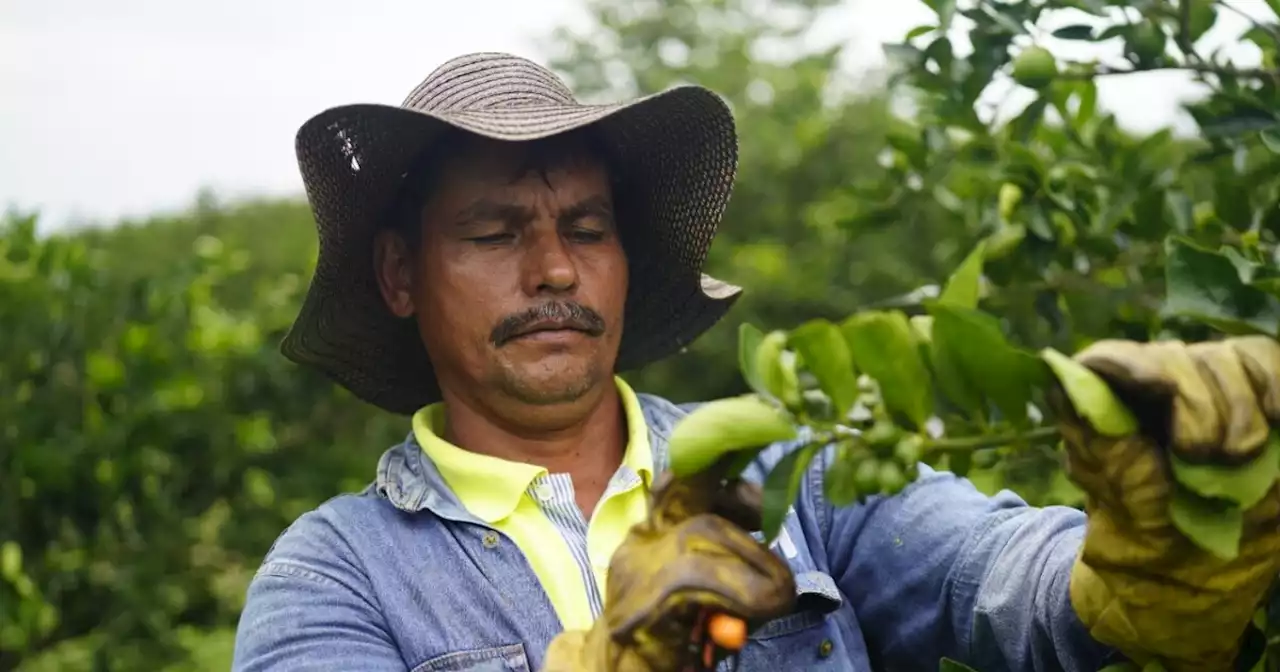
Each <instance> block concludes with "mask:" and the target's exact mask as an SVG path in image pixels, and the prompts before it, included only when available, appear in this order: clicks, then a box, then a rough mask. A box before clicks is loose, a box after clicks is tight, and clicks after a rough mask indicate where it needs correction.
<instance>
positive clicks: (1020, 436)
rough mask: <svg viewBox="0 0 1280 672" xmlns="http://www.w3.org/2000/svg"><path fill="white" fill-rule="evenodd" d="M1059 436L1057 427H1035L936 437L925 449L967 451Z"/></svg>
mask: <svg viewBox="0 0 1280 672" xmlns="http://www.w3.org/2000/svg"><path fill="white" fill-rule="evenodd" d="M1058 437H1059V432H1058V428H1057V427H1036V428H1035V429H1031V430H1028V431H1025V432H1007V433H1003V434H990V435H979V436H965V437H962V438H958V439H938V440H937V441H930V442H929V443H928V444H927V445H926V446H925V450H926V451H930V452H948V453H949V452H969V451H974V450H980V449H982V448H998V447H1000V446H1007V445H1009V444H1012V443H1020V442H1024V441H1037V442H1040V441H1049V440H1056V439H1057V438H1058Z"/></svg>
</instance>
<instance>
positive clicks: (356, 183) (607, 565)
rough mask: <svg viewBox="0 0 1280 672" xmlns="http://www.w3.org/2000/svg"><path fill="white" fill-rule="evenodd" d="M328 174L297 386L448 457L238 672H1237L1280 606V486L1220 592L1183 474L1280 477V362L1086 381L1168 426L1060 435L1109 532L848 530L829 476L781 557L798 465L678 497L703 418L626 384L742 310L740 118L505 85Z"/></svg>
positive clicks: (1155, 366)
mask: <svg viewBox="0 0 1280 672" xmlns="http://www.w3.org/2000/svg"><path fill="white" fill-rule="evenodd" d="M297 148H298V154H299V163H300V166H301V170H302V174H303V177H304V180H305V184H306V188H307V194H308V197H309V198H310V201H311V203H312V206H313V209H314V211H315V215H316V219H317V223H318V230H319V234H320V240H321V245H320V258H319V263H318V265H317V269H316V274H315V277H314V279H313V282H312V286H311V288H310V291H309V293H308V295H307V298H306V301H305V303H304V305H303V307H302V310H301V313H300V315H299V317H298V320H297V323H296V325H295V327H294V329H293V330H292V331H291V333H290V334H289V336H288V337H287V339H286V341H285V343H284V345H283V351H284V353H285V354H286V355H287V356H288V357H290V358H291V359H293V360H294V361H296V362H300V363H303V364H307V365H310V366H315V367H317V368H319V369H320V370H322V371H324V372H325V373H327V374H328V375H329V376H331V377H332V378H333V379H334V380H335V381H337V382H338V383H340V384H342V385H344V386H345V387H346V388H347V389H349V390H351V391H352V392H353V393H354V394H355V395H357V396H358V397H360V398H362V399H364V400H366V401H368V402H370V403H373V404H376V405H378V406H380V407H381V408H384V409H387V410H389V411H392V412H396V413H401V414H405V415H409V416H411V418H412V422H411V425H412V431H411V432H410V433H409V435H408V437H407V438H406V440H405V441H404V442H403V443H402V444H401V445H398V446H395V447H393V448H391V449H390V450H388V451H387V452H385V453H384V454H383V456H382V458H381V461H380V462H379V464H378V468H377V476H376V480H375V481H374V483H373V484H372V485H371V486H370V487H369V488H368V489H366V490H365V491H364V492H362V493H359V494H352V495H343V496H339V497H336V498H334V499H333V500H331V501H329V502H327V503H325V504H324V505H322V506H320V507H319V508H318V509H316V510H315V511H312V512H310V513H308V514H306V515H304V516H302V517H300V518H299V519H298V520H297V521H296V522H295V523H294V524H293V525H292V526H291V527H290V528H289V529H288V530H287V531H285V532H284V533H283V534H282V535H281V537H280V538H279V540H278V541H277V542H276V543H275V545H274V546H273V547H272V548H271V550H270V552H269V553H268V554H267V557H266V559H265V561H264V563H263V565H262V567H261V569H260V571H259V572H258V574H257V576H256V577H255V579H254V580H253V583H252V585H251V587H250V589H249V594H248V600H247V603H246V606H245V609H244V613H243V616H242V620H241V623H240V628H239V633H238V639H237V646H236V658H235V669H236V670H243V671H245V672H258V671H272V672H282V671H285V670H290V671H292V670H337V669H341V670H347V669H350V670H371V671H390V670H397V671H399V670H413V671H426V670H430V671H436V672H438V671H441V670H449V671H461V670H469V671H479V670H539V669H549V670H550V669H554V670H574V671H578V672H580V671H584V670H609V669H619V670H672V671H676V670H685V669H695V668H696V667H698V666H700V665H702V664H704V663H705V662H706V661H705V659H704V656H705V655H708V654H710V655H711V657H712V658H713V659H715V660H720V659H722V658H723V657H724V654H725V649H726V647H722V646H715V645H713V644H714V642H712V640H710V639H708V636H707V626H706V624H707V623H708V622H709V621H708V620H707V619H708V618H709V614H711V613H712V612H722V613H727V614H729V615H730V616H733V617H737V618H740V619H743V621H745V623H746V624H747V625H748V627H749V628H750V630H751V632H750V638H749V640H748V641H747V642H746V645H745V647H743V648H742V650H741V652H740V654H739V655H737V656H736V663H737V665H738V668H737V669H741V670H801V669H803V670H869V669H872V668H873V667H874V668H875V669H886V670H915V669H921V670H933V669H937V666H938V661H939V659H940V658H942V657H944V656H946V657H951V658H954V659H957V660H961V661H964V662H966V663H968V664H970V665H972V666H974V667H975V668H977V669H979V670H984V671H985V670H1053V669H1066V670H1096V669H1098V668H1100V667H1102V666H1103V665H1104V664H1106V663H1107V662H1109V661H1113V660H1119V659H1121V657H1123V656H1127V657H1130V658H1133V659H1135V660H1139V661H1143V662H1145V661H1147V660H1161V661H1163V662H1164V664H1165V665H1167V666H1169V667H1170V668H1173V669H1186V670H1192V669H1194V670H1216V669H1229V667H1230V665H1231V663H1232V660H1233V659H1234V657H1235V655H1236V652H1237V650H1238V646H1239V641H1238V640H1239V637H1240V635H1241V633H1242V632H1243V631H1244V628H1245V626H1246V623H1247V621H1248V619H1249V618H1250V616H1251V613H1252V611H1253V609H1254V606H1255V605H1256V603H1257V602H1258V600H1259V598H1260V597H1261V595H1262V594H1263V592H1264V591H1265V589H1266V588H1267V586H1268V584H1269V582H1270V580H1271V578H1272V577H1274V576H1275V575H1276V572H1277V569H1278V567H1277V562H1278V560H1277V558H1280V539H1278V537H1280V532H1278V531H1277V527H1278V525H1277V521H1278V520H1280V513H1278V511H1280V495H1277V489H1276V488H1275V487H1274V484H1273V487H1271V489H1270V491H1269V493H1268V495H1267V496H1266V497H1265V498H1263V500H1262V501H1261V502H1260V503H1259V504H1257V505H1256V506H1255V507H1254V508H1253V509H1252V510H1251V511H1250V512H1249V514H1248V522H1247V525H1246V531H1245V535H1244V538H1243V540H1242V542H1241V550H1240V553H1239V555H1238V556H1237V557H1236V558H1234V559H1232V560H1220V559H1217V558H1215V557H1214V556H1211V555H1209V554H1207V553H1205V552H1203V551H1201V550H1199V549H1198V548H1196V547H1195V546H1194V545H1192V544H1191V543H1190V542H1189V541H1188V540H1187V539H1185V538H1184V537H1182V535H1180V534H1179V533H1178V532H1177V531H1176V529H1175V528H1174V527H1173V525H1172V523H1171V522H1170V520H1169V516H1168V514H1167V511H1168V509H1169V507H1168V501H1169V499H1168V498H1169V496H1170V493H1171V489H1172V486H1171V485H1170V481H1169V480H1168V478H1167V477H1166V475H1165V472H1166V471H1167V470H1166V469H1165V468H1164V464H1165V463H1164V462H1163V460H1164V459H1165V455H1166V454H1167V451H1174V452H1178V453H1180V454H1183V455H1186V456H1189V457H1194V458H1196V459H1200V460H1202V461H1214V460H1218V461H1227V462H1233V463H1240V462H1241V461H1243V460H1245V459H1247V458H1251V457H1253V456H1254V455H1257V454H1258V453H1259V452H1261V451H1262V450H1263V449H1264V446H1265V444H1266V442H1267V436H1268V431H1269V425H1270V424H1271V423H1273V422H1275V421H1276V419H1277V418H1280V386H1277V376H1276V374H1277V372H1280V352H1278V351H1280V348H1278V347H1277V346H1276V343H1275V342H1273V341H1272V340H1270V339H1267V338H1242V339H1234V340H1228V341H1222V342H1217V343H1211V344H1206V345H1196V346H1186V345H1183V344H1181V343H1159V344H1137V343H1130V342H1108V343H1102V344H1098V345H1097V346H1095V347H1093V348H1091V349H1090V350H1089V351H1087V352H1086V353H1084V354H1082V355H1081V356H1080V357H1079V361H1082V362H1084V363H1085V364H1086V365H1088V366H1091V367H1093V368H1095V369H1096V370H1097V371H1098V372H1099V373H1100V374H1102V375H1103V376H1104V377H1105V378H1106V379H1107V380H1108V381H1110V382H1111V384H1112V386H1113V387H1114V388H1115V389H1116V391H1117V392H1119V393H1121V394H1123V395H1124V396H1125V398H1126V399H1129V400H1131V401H1133V402H1134V406H1135V407H1138V408H1140V409H1142V410H1144V412H1143V414H1142V416H1141V419H1142V421H1143V425H1142V431H1141V432H1138V433H1135V434H1131V435H1127V436H1121V437H1111V436H1108V435H1106V434H1105V433H1103V432H1099V431H1096V430H1095V429H1094V427H1093V425H1092V424H1091V422H1090V421H1089V420H1086V419H1083V418H1082V417H1080V416H1079V415H1077V414H1076V413H1075V411H1074V409H1073V408H1072V407H1071V406H1070V404H1068V403H1065V402H1060V404H1059V411H1060V413H1059V414H1060V416H1061V418H1062V420H1061V425H1062V430H1063V432H1064V435H1065V437H1066V439H1067V444H1068V448H1069V455H1070V465H1069V466H1070V470H1071V472H1070V473H1071V474H1072V476H1073V478H1075V479H1076V480H1077V482H1079V483H1080V484H1081V485H1082V487H1084V488H1085V490H1086V491H1087V492H1088V493H1089V495H1090V498H1089V507H1088V508H1089V522H1088V524H1087V525H1086V518H1085V515H1084V514H1082V513H1080V512H1077V511H1075V510H1072V509H1067V508H1055V507H1051V508H1045V509H1037V508H1032V507H1029V506H1027V505H1026V504H1025V503H1023V502H1022V501H1021V500H1019V499H1018V498H1017V497H1015V496H1014V495H1012V494H1009V493H1003V494H1001V495H998V496H996V497H987V496H984V495H982V494H980V493H979V492H978V491H977V490H975V489H974V488H973V487H972V486H971V485H970V484H968V483H967V482H966V481H964V480H963V479H959V478H956V477H954V476H952V475H950V474H946V473H938V472H933V471H930V470H928V469H927V468H924V467H922V472H923V473H922V475H921V477H920V479H919V481H918V482H917V483H915V484H914V485H912V486H910V487H908V488H907V489H906V490H905V491H903V492H902V493H900V494H899V495H897V496H894V497H888V498H876V499H873V500H872V501H869V502H868V503H866V504H865V505H860V506H851V507H844V508H834V507H832V506H831V505H830V504H828V503H827V502H826V501H825V499H824V496H823V486H822V478H823V472H824V469H825V466H826V464H827V463H828V462H829V460H830V455H829V454H824V455H823V456H822V457H820V458H819V459H817V460H815V462H814V464H813V466H812V467H811V468H810V470H809V472H808V474H807V476H806V478H805V479H804V482H803V487H802V490H801V493H800V496H799V498H798V499H797V501H796V503H795V507H794V512H793V513H791V514H789V516H788V518H787V519H786V521H785V522H784V529H783V534H782V535H781V536H780V538H779V542H778V543H777V544H776V547H775V548H773V549H766V548H764V547H763V545H761V544H760V543H758V542H757V541H755V538H753V537H752V536H750V535H749V531H750V530H752V529H753V528H755V526H756V523H758V508H756V503H755V502H754V501H753V497H754V496H758V494H759V493H758V489H753V488H752V487H751V485H750V484H751V483H758V482H759V480H760V479H761V478H762V476H763V474H764V473H765V472H766V471H767V469H768V468H769V467H770V466H771V465H772V464H774V463H776V462H777V461H778V459H779V458H780V457H781V456H782V455H784V454H785V453H786V452H787V451H788V450H789V449H790V448H792V447H791V446H785V445H779V446H772V447H769V448H768V449H767V450H765V451H764V452H763V453H762V455H761V457H760V458H758V459H757V461H756V463H755V464H753V465H752V466H751V467H749V468H748V469H747V471H746V472H745V473H744V479H745V481H747V483H746V484H744V483H741V482H738V481H729V482H725V481H724V479H721V478H719V476H718V475H717V473H718V472H717V471H716V470H714V469H713V470H712V471H711V472H709V474H708V475H704V476H702V477H700V478H699V479H696V482H694V481H682V482H670V481H668V480H666V478H665V477H664V475H663V474H664V466H665V464H666V462H667V445H666V444H667V437H668V436H669V434H670V432H671V429H672V427H673V426H674V425H675V424H676V423H678V422H679V421H680V419H681V418H682V417H684V416H685V415H686V414H687V412H688V411H689V409H688V408H683V407H678V406H676V405H674V404H672V403H670V402H668V401H666V400H663V399H661V398H657V397H654V396H651V395H645V394H640V393H637V392H635V391H633V390H631V389H630V388H629V387H628V386H627V385H626V384H625V383H624V382H623V381H622V380H621V379H620V378H617V377H616V375H615V374H616V373H618V372H621V371H625V370H628V369H632V368H635V367H639V366H642V365H644V364H646V363H648V362H651V361H654V360H656V359H659V358H662V357H665V356H667V355H669V354H671V353H674V352H676V351H677V350H678V349H680V348H682V347H683V346H685V345H687V344H688V343H690V342H691V341H693V340H694V339H695V338H696V337H697V336H698V335H699V334H700V333H702V332H703V331H705V330H706V329H707V328H709V327H710V326H711V325H712V324H714V323H715V322H716V321H717V320H719V319H720V318H721V317H722V316H723V315H724V314H725V312H726V311H727V310H728V308H729V306H730V305H731V304H732V302H733V301H734V299H735V298H736V297H737V296H738V294H739V291H740V290H739V289H738V288H736V287H732V286H729V285H726V284H724V283H721V282H718V281H716V280H713V279H711V278H709V277H707V276H705V275H703V274H702V273H701V266H702V263H703V261H704V259H705V256H706V253H707V249H708V246H709V245H710V242H711V239H712V237H713V234H714V231H715V229H716V226H717V225H718V221H719V218H720V216H721V213H722V212H723V210H724V207H725V204H726V202H727V200H728V198H729V192H730V188H731V185H732V180H733V176H734V170H735V167H736V137H735V131H734V125H733V119H732V116H731V115H730V113H729V111H728V110H727V109H726V107H725V106H724V104H723V103H722V102H721V101H720V100H719V99H718V98H717V97H716V96H714V95H713V94H711V93H710V92H708V91H705V90H703V89H701V88H697V87H685V88H679V89H675V90H672V91H668V92H665V93H662V94H658V95H654V96H650V97H647V98H644V99H641V100H639V101H633V102H630V103H623V104H616V105H604V106H584V105H580V104H578V103H577V102H575V101H574V99H573V97H572V95H571V94H570V92H569V91H568V89H567V88H566V87H565V86H564V85H563V84H562V83H561V82H560V81H559V80H558V79H557V78H556V77H555V76H554V75H553V74H552V73H550V72H549V71H547V70H546V69H544V68H542V67H539V66H537V65H535V64H533V63H530V62H528V61H526V60H523V59H519V58H515V57H511V56H507V55H502V54H473V55H469V56H464V57H460V58H457V59H454V60H451V61H449V62H448V63H446V64H444V65H443V66H441V67H440V68H439V69H437V70H436V71H435V72H433V73H432V74H431V75H429V76H428V77H427V78H426V80H424V81H423V83H422V84H421V85H420V86H419V87H418V88H417V89H415V90H414V91H413V92H412V93H411V94H410V95H409V97H408V98H407V100H406V101H405V103H404V104H403V106H402V107H398V108H397V107H389V106H378V105H353V106H347V107H340V108H336V109H332V110H328V111H326V112H324V113H322V114H320V115H317V116H316V117H315V118H313V119H312V120H310V121H309V122H308V123H307V124H305V125H304V126H303V127H302V129H301V131H300V132H299V135H298V143H297ZM1137 401H1142V402H1144V403H1143V404H1137V403H1136V402H1137ZM355 448H357V447H354V446H336V447H325V449H337V450H349V449H355ZM651 495H652V497H653V508H652V511H650V509H649V498H650V496H651ZM730 622H733V621H730ZM714 641H715V642H718V641H720V640H714ZM709 642H711V643H709ZM727 648H728V649H733V648H736V645H728V646H727Z"/></svg>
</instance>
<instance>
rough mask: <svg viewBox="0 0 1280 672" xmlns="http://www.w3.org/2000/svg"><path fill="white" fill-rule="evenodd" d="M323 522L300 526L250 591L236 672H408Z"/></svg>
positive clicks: (360, 576) (340, 544)
mask: <svg viewBox="0 0 1280 672" xmlns="http://www.w3.org/2000/svg"><path fill="white" fill-rule="evenodd" d="M344 548H347V546H346V544H345V542H344V540H343V539H342V538H341V536H340V535H338V534H337V533H336V532H335V531H334V529H333V528H332V527H331V526H330V525H329V524H328V523H327V522H326V521H325V519H324V518H323V516H322V515H320V514H317V513H309V514H306V515H304V516H302V517H301V518H299V519H298V521H297V522H296V523H294V524H293V526H291V527H290V528H289V529H288V530H287V531H286V532H285V533H284V534H283V535H281V537H280V539H279V540H277V541H276V544H275V546H274V547H273V548H272V549H271V552H270V553H268V554H267V558H266V560H265V561H264V562H263V565H262V567H261V568H260V569H259V570H258V574H257V576H255V577H254V579H253V582H252V583H251V584H250V586H249V591H248V597H247V599H246V602H245V607H244V611H243V612H242V613H241V616H240V625H239V628H238V630H237V632H236V648H235V662H234V663H233V664H232V670H233V671H234V672H310V671H311V670H316V671H319V670H369V671H370V672H405V670H406V669H407V667H406V665H405V663H404V661H403V660H402V659H401V657H400V654H399V652H398V651H397V649H396V647H395V645H394V644H393V643H392V641H391V639H390V637H389V636H388V635H387V632H386V629H385V628H384V627H383V619H382V615H381V614H380V613H379V612H378V610H377V609H376V608H375V606H374V605H373V604H372V603H371V602H370V601H369V599H368V597H367V596H368V595H370V594H371V592H370V588H369V583H368V579H367V577H366V576H365V575H364V573H363V571H362V570H360V568H359V567H358V566H356V565H354V564H353V563H352V562H351V561H350V558H351V557H352V556H350V555H347V554H343V553H342V552H341V550H340V549H344Z"/></svg>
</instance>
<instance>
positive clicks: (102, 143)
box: [0, 0, 1268, 228]
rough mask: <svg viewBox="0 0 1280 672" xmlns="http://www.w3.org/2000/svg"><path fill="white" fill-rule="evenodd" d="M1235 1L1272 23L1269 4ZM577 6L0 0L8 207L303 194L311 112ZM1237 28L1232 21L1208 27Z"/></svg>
mask: <svg viewBox="0 0 1280 672" xmlns="http://www.w3.org/2000/svg"><path fill="white" fill-rule="evenodd" d="M1234 4H1235V6H1237V7H1239V8H1240V9H1242V10H1244V11H1245V12H1247V13H1249V14H1253V15H1256V16H1268V14H1267V10H1266V5H1265V0H1234ZM357 7H358V9H357ZM580 11H581V10H580V6H579V4H578V3H577V2H576V0H466V1H464V2H446V1H445V0H362V2H361V3H354V2H350V1H349V0H218V1H217V2H207V1H205V2H197V1H195V0H180V1H175V0H110V1H108V2H101V1H100V0H4V1H0V129H4V131H5V133H4V135H5V139H4V142H3V145H0V209H3V208H6V207H18V208H22V209H23V210H31V209H38V210H39V211H40V212H41V213H42V219H43V220H44V222H43V227H44V228H48V227H55V226H61V225H63V224H65V223H67V222H70V221H82V220H86V219H89V220H96V221H109V220H113V219H116V218H119V217H121V216H140V215H145V214H147V213H149V212H154V211H157V210H165V209H171V208H181V207H184V206H186V205H187V204H188V203H190V202H191V200H192V198H193V197H194V195H195V193H196V191H197V190H198V189H200V188H201V187H205V186H207V187H211V188H213V189H215V190H216V191H217V192H218V193H219V194H220V195H228V196H233V195H237V194H249V193H269V194H293V193H300V192H301V184H300V181H299V179H298V174H297V165H296V163H295V158H294V154H293V136H294V132H295V131H296V130H297V127H298V126H299V125H300V124H301V123H302V122H303V121H305V120H306V118H307V117H309V116H310V115H312V114H314V113H315V112H318V111H320V110H322V109H324V108H326V107H330V106H333V105H338V104H343V103H350V102H383V103H391V104H397V103H399V102H400V101H401V99H402V98H403V97H404V95H405V93H407V92H408V91H409V90H410V89H412V88H413V87H414V86H415V85H416V84H417V83H418V81H420V80H421V79H422V77H423V76H425V75H426V74H427V73H428V72H429V71H431V70H432V69H433V68H434V67H435V66H436V65H438V64H439V63H440V62H442V61H444V60H446V59H447V58H449V57H451V56H455V55H458V54H461V53H464V52H470V51H480V50H502V51H510V52H514V53H518V54H522V55H526V56H530V57H533V58H538V57H539V56H541V53H540V51H539V49H538V42H537V40H539V39H542V38H543V37H545V36H546V35H547V33H548V32H549V31H550V29H551V28H553V27H554V26H557V25H562V24H565V23H577V22H579V21H581V15H580ZM929 17H930V13H929V11H928V10H927V9H925V8H924V6H923V5H921V4H920V3H919V2H918V0H867V1H864V2H862V3H859V4H858V5H857V6H851V7H850V8H849V9H848V10H846V11H842V12H841V13H840V15H839V16H833V17H831V19H830V24H828V25H826V26H825V27H826V28H828V29H831V30H827V31H824V32H825V33H831V32H832V30H836V31H837V33H836V34H838V31H839V30H843V31H845V32H846V34H848V36H849V39H850V40H851V43H852V44H855V45H857V46H856V49H855V50H854V51H853V52H852V61H851V64H852V66H853V67H857V68H861V67H868V66H875V65H878V64H879V63H880V62H882V56H881V51H880V46H879V45H880V43H882V42H884V41H892V40H896V39H899V38H900V37H901V35H902V34H903V33H905V32H906V31H907V30H908V29H910V28H911V27H913V26H915V25H917V24H920V23H922V22H924V21H926V20H928V18H929ZM1243 26H1245V22H1244V20H1243V19H1240V18H1238V17H1234V16H1227V17H1225V18H1224V21H1223V25H1222V26H1221V30H1220V31H1218V30H1215V33H1217V34H1218V35H1219V36H1220V39H1221V37H1222V36H1225V37H1226V39H1228V40H1229V39H1230V38H1231V37H1234V35H1237V34H1239V32H1240V30H1241V28H1242V27H1243ZM1241 53H1244V54H1245V56H1246V57H1248V56H1249V53H1248V50H1247V49H1246V50H1243V51H1242V52H1241ZM1191 92H1192V89H1191V87H1190V85H1189V84H1188V83H1187V82H1185V81H1183V80H1181V79H1179V78H1176V77H1168V76H1161V75H1156V76H1145V75H1144V76H1141V77H1135V76H1129V77H1125V78H1121V79H1118V80H1115V81H1112V82H1108V83H1107V84H1105V85H1104V88H1103V92H1102V95H1101V100H1102V104H1104V105H1106V106H1107V107H1109V108H1111V109H1113V110H1115V111H1116V112H1117V114H1119V115H1120V116H1121V118H1122V120H1123V121H1124V122H1126V124H1127V125H1130V126H1137V127H1148V128H1149V127H1152V126H1158V125H1166V124H1170V123H1174V122H1175V121H1176V109H1175V106H1176V102H1177V101H1178V100H1180V99H1184V98H1185V97H1187V96H1188V95H1190V93H1191ZM744 141H749V139H744Z"/></svg>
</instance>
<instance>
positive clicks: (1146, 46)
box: [1127, 23, 1167, 63]
mask: <svg viewBox="0 0 1280 672" xmlns="http://www.w3.org/2000/svg"><path fill="white" fill-rule="evenodd" d="M1166 39H1167V38H1166V37H1165V34H1164V30H1163V29H1162V28H1161V27H1160V26H1159V25H1158V24H1155V23H1140V24H1138V25H1137V26H1135V27H1134V29H1133V34H1132V35H1130V36H1129V41H1128V44H1127V46H1128V47H1129V53H1131V54H1133V55H1134V56H1135V57H1137V59H1138V62H1139V63H1150V62H1151V61H1154V60H1155V59H1157V58H1159V57H1160V56H1163V55H1164V47H1165V42H1166Z"/></svg>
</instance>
